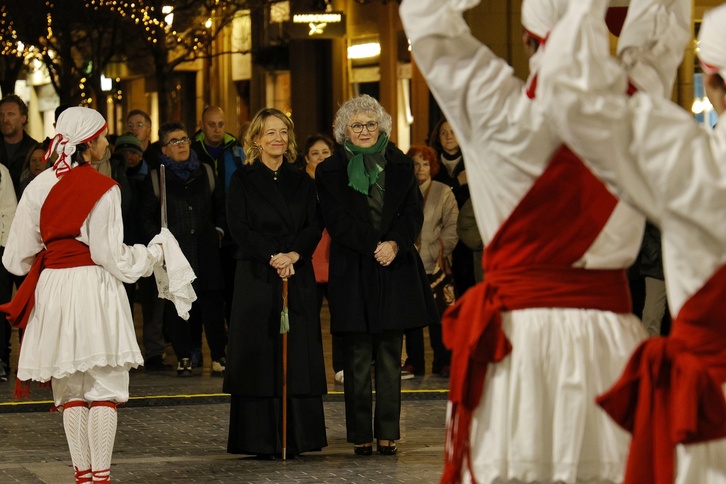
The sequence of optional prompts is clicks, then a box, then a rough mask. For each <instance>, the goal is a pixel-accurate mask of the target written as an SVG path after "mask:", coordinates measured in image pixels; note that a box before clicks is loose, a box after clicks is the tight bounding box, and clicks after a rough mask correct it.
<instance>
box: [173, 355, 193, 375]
mask: <svg viewBox="0 0 726 484" xmlns="http://www.w3.org/2000/svg"><path fill="white" fill-rule="evenodd" d="M176 376H183V377H186V376H192V362H191V360H190V359H189V358H182V359H181V360H179V363H177V365H176Z"/></svg>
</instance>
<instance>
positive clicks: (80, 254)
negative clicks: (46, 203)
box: [0, 239, 96, 329]
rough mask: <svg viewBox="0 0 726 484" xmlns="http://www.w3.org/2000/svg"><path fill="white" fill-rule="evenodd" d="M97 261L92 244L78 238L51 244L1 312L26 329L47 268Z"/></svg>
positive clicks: (35, 262)
mask: <svg viewBox="0 0 726 484" xmlns="http://www.w3.org/2000/svg"><path fill="white" fill-rule="evenodd" d="M93 265H96V263H95V262H93V259H91V251H90V250H89V248H88V246H87V245H86V244H84V243H82V242H79V241H77V240H75V239H61V240H56V241H54V242H51V243H49V244H48V248H47V249H45V250H42V251H41V252H40V253H39V254H38V255H37V256H36V258H35V261H33V265H32V266H31V267H30V272H28V275H27V276H26V278H25V280H24V281H23V283H22V284H21V285H20V287H19V288H18V291H17V293H16V294H15V297H13V299H12V300H11V301H10V302H8V303H5V304H3V305H0V312H3V313H7V318H8V322H10V324H11V325H13V326H14V327H16V328H20V329H25V327H26V326H27V325H28V320H29V319H30V313H31V312H32V310H33V307H34V306H35V288H36V286H37V285H38V281H39V280H40V273H41V272H42V271H43V269H45V268H48V269H66V268H69V267H80V266H93Z"/></svg>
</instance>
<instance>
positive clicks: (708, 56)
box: [698, 4, 726, 81]
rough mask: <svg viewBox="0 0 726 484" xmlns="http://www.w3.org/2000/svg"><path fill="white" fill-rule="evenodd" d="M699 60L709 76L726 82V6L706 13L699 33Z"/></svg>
mask: <svg viewBox="0 0 726 484" xmlns="http://www.w3.org/2000/svg"><path fill="white" fill-rule="evenodd" d="M698 44H699V49H700V50H699V52H698V59H699V60H700V61H701V65H702V66H703V69H704V70H705V71H706V72H708V73H709V74H715V73H718V74H720V75H721V77H723V79H724V80H725V81H726V4H724V5H721V6H719V7H716V8H713V9H711V10H709V11H708V12H706V14H705V15H704V16H703V23H701V30H700V31H699V32H698Z"/></svg>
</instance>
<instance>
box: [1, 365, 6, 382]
mask: <svg viewBox="0 0 726 484" xmlns="http://www.w3.org/2000/svg"><path fill="white" fill-rule="evenodd" d="M5 381H8V370H7V367H6V365H5V362H4V361H0V382H5Z"/></svg>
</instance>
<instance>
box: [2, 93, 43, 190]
mask: <svg viewBox="0 0 726 484" xmlns="http://www.w3.org/2000/svg"><path fill="white" fill-rule="evenodd" d="M26 124H28V106H26V105H25V103H24V102H23V100H22V99H20V97H19V96H17V95H16V94H8V95H7V96H5V97H4V98H2V99H0V132H2V137H0V163H2V164H3V165H5V166H6V167H7V168H8V170H9V171H10V177H11V178H12V179H13V188H15V193H20V192H19V188H20V173H21V172H22V171H23V162H24V161H25V156H26V155H27V154H28V151H29V150H30V149H31V148H32V147H33V146H35V145H37V144H38V142H37V141H35V140H34V139H33V138H31V137H30V136H29V135H28V133H26V132H25V128H24V127H25V125H26Z"/></svg>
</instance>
